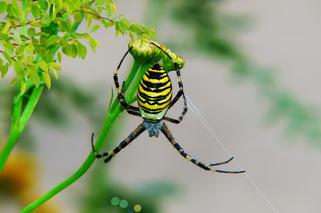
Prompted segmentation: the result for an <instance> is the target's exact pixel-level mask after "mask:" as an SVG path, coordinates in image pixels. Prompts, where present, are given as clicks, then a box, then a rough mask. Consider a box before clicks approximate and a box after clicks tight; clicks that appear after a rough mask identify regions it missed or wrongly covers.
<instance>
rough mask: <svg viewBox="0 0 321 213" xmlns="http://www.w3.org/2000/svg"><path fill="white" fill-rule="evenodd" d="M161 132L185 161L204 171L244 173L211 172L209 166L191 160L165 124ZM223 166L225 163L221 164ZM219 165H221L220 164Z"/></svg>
mask: <svg viewBox="0 0 321 213" xmlns="http://www.w3.org/2000/svg"><path fill="white" fill-rule="evenodd" d="M161 131H162V132H163V134H164V135H165V136H166V138H167V139H168V140H169V142H170V143H171V144H172V145H173V146H174V148H175V149H176V150H177V151H178V152H179V153H180V154H181V155H182V156H183V157H184V158H185V159H187V160H189V161H191V162H192V163H193V164H195V165H196V166H198V167H200V168H202V169H204V170H206V171H212V172H219V173H231V174H236V173H243V172H245V171H226V170H219V169H216V170H213V169H212V168H211V167H210V166H211V165H205V164H204V163H202V162H200V161H198V160H196V159H194V158H192V157H191V156H190V155H189V154H187V153H186V152H185V151H184V150H183V148H182V147H181V146H180V145H179V144H178V143H177V142H176V141H175V139H174V137H173V135H172V134H171V132H170V131H169V129H168V128H167V126H166V124H164V125H163V126H162V128H161ZM222 163H223V164H224V163H225V162H222ZM222 163H221V164H222Z"/></svg>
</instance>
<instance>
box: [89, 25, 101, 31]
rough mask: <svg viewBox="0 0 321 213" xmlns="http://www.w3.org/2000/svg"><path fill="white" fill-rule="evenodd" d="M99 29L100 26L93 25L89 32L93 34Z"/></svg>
mask: <svg viewBox="0 0 321 213" xmlns="http://www.w3.org/2000/svg"><path fill="white" fill-rule="evenodd" d="M99 27H100V25H98V24H97V25H95V26H93V27H92V28H91V30H90V32H92V33H93V32H95V31H97V30H99Z"/></svg>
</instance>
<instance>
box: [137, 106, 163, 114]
mask: <svg viewBox="0 0 321 213" xmlns="http://www.w3.org/2000/svg"><path fill="white" fill-rule="evenodd" d="M140 108H141V109H142V110H143V111H144V112H146V113H149V114H158V113H160V112H162V111H163V110H164V109H157V110H152V109H147V108H145V107H143V106H140Z"/></svg>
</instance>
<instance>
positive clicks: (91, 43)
mask: <svg viewBox="0 0 321 213" xmlns="http://www.w3.org/2000/svg"><path fill="white" fill-rule="evenodd" d="M98 45H99V42H98V41H97V40H95V39H93V38H91V37H90V39H89V46H90V48H91V50H92V51H93V52H95V51H96V47H97V46H98Z"/></svg>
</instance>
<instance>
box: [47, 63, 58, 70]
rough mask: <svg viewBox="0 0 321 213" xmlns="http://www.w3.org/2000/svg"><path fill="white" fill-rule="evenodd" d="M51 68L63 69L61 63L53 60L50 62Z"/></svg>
mask: <svg viewBox="0 0 321 213" xmlns="http://www.w3.org/2000/svg"><path fill="white" fill-rule="evenodd" d="M49 66H50V68H53V69H55V70H61V66H60V65H59V64H57V63H56V62H51V63H50V64H49Z"/></svg>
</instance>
